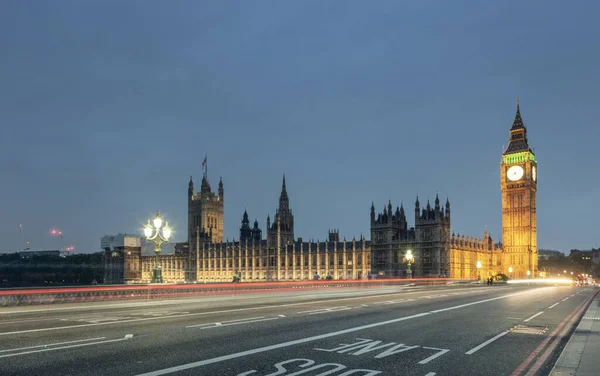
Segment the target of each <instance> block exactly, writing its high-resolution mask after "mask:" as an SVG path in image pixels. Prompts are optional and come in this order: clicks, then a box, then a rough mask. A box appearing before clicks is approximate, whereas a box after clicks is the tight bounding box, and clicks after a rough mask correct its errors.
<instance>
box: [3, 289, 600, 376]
mask: <svg viewBox="0 0 600 376" xmlns="http://www.w3.org/2000/svg"><path fill="white" fill-rule="evenodd" d="M596 292H597V289H596V288H592V287H569V286H540V287H533V286H521V285H504V286H485V285H482V286H443V287H387V288H381V287H379V288H327V289H326V288H319V289H298V290H296V291H283V292H282V291H275V292H273V291H271V292H251V293H243V294H238V295H227V296H222V295H214V296H203V297H198V298H188V299H179V300H163V301H137V302H108V303H107V302H102V303H81V304H70V305H51V306H31V307H13V308H0V375H2V376H6V375H44V376H46V375H48V376H51V375H110V376H118V375H177V376H179V375H195V376H196V375H208V376H213V375H214V376H220V375H223V376H227V375H231V376H246V375H251V376H261V375H262V376H267V375H270V376H275V375H286V376H292V375H304V376H317V375H319V376H325V375H332V376H350V375H352V376H373V375H415V376H434V375H439V376H442V375H457V376H458V375H460V376H464V375H478V376H480V375H520V374H523V375H525V374H531V375H534V374H539V375H543V374H547V373H548V372H549V371H550V370H551V368H552V365H553V363H554V362H555V361H556V359H557V357H558V355H559V352H560V348H561V346H560V345H564V343H565V342H566V339H567V338H566V337H565V336H566V335H568V334H569V333H566V332H565V330H566V329H565V328H567V327H568V325H567V324H568V323H570V322H572V321H573V320H576V319H577V317H576V316H577V315H576V314H577V313H578V312H580V310H581V309H583V308H585V307H584V306H585V305H586V302H588V301H589V299H591V297H592V296H593V295H594V294H595V293H596ZM561 336H562V337H561ZM553 344H554V346H553Z"/></svg>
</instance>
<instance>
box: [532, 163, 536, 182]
mask: <svg viewBox="0 0 600 376" xmlns="http://www.w3.org/2000/svg"><path fill="white" fill-rule="evenodd" d="M531 177H532V178H533V181H537V169H536V168H535V166H533V167H532V168H531Z"/></svg>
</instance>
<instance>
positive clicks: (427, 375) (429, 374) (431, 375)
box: [425, 372, 435, 376]
mask: <svg viewBox="0 0 600 376" xmlns="http://www.w3.org/2000/svg"><path fill="white" fill-rule="evenodd" d="M425 376H435V372H429V373H428V374H426V375H425Z"/></svg>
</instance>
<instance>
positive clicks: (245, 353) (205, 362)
mask: <svg viewBox="0 0 600 376" xmlns="http://www.w3.org/2000/svg"><path fill="white" fill-rule="evenodd" d="M531 291H532V290H526V291H521V292H517V293H512V294H507V295H503V296H499V297H496V298H492V299H484V300H479V301H476V302H472V303H469V304H461V305H458V306H454V307H448V308H446V309H442V310H435V311H428V312H422V313H418V314H415V315H410V316H404V317H399V318H396V319H392V320H386V321H379V322H374V323H371V324H366V325H361V326H356V327H352V328H348V329H343V330H338V331H335V332H330V333H325V334H320V335H316V336H313V337H306V338H300V339H296V340H292V341H287V342H282V343H277V344H274V345H269V346H264V347H259V348H255V349H250V350H245V351H241V352H237V353H233V354H229V355H222V356H218V357H215V358H210V359H205V360H200V361H197V362H192V363H187V364H182V365H179V366H174V367H169V368H164V369H161V370H156V371H151V372H146V373H142V374H139V375H137V376H160V375H166V374H169V373H173V372H179V371H185V370H188V369H192V368H197V367H201V366H205V365H208V364H214V363H219V362H223V361H226V360H231V359H237V358H242V357H245V356H248V355H254V354H259V353H263V352H266V351H271V350H277V349H281V348H285V347H290V346H295V345H300V344H303V343H307V342H314V341H318V340H321V339H325V338H330V337H335V336H339V335H342V334H348V333H353V332H357V331H361V330H365V329H371V328H376V327H379V326H383V325H389V324H395V323H398V322H402V321H406V320H412V319H416V318H419V317H424V316H430V315H432V314H435V313H437V312H445V311H448V310H451V309H457V308H462V307H467V306H472V305H475V304H482V303H487V302H490V301H494V300H498V299H504V298H508V297H512V296H517V295H523V294H527V293H531Z"/></svg>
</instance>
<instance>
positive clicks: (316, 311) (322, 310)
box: [296, 306, 352, 315]
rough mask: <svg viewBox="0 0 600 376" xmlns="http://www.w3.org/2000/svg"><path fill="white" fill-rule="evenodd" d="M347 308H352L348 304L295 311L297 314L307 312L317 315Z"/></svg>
mask: <svg viewBox="0 0 600 376" xmlns="http://www.w3.org/2000/svg"><path fill="white" fill-rule="evenodd" d="M348 309H352V308H351V307H348V306H344V307H331V308H319V309H313V310H310V311H300V312H296V313H297V314H301V313H308V314H309V315H318V314H321V313H329V312H337V311H346V310H348Z"/></svg>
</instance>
